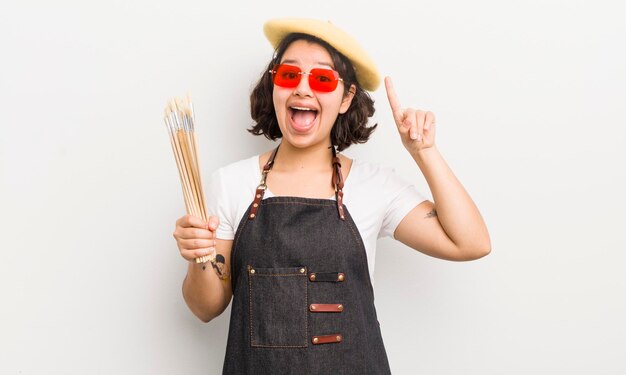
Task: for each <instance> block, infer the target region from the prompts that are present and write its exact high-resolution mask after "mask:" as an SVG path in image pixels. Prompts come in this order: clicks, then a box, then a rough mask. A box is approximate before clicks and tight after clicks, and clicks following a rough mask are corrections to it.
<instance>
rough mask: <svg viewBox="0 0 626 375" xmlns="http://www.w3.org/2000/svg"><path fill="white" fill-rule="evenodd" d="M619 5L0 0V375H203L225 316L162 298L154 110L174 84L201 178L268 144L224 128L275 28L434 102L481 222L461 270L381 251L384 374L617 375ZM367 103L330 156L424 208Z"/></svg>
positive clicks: (164, 187)
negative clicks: (342, 39) (412, 196)
mask: <svg viewBox="0 0 626 375" xmlns="http://www.w3.org/2000/svg"><path fill="white" fill-rule="evenodd" d="M623 4H624V3H623V2H620V1H614V2H609V1H575V0H562V1H556V0H548V1H545V0H544V1H524V2H514V1H502V0H492V1H489V0H477V1H451V0H443V1H442V0H437V1H406V2H400V1H384V2H371V3H368V2H364V1H353V2H348V1H343V2H342V1H315V2H313V1H309V2H292V1H254V2H252V1H251V2H249V3H244V2H240V1H226V2H220V4H219V8H217V7H216V5H215V4H212V3H211V2H209V1H186V0H183V1H164V0H150V1H148V0H143V1H128V0H108V1H91V2H90V1H62V0H58V1H38V2H33V1H20V2H17V1H3V2H2V5H0V54H1V58H0V109H1V114H2V117H1V119H0V126H1V133H0V173H1V175H0V176H1V177H0V212H1V220H2V222H1V225H0V231H1V235H0V248H1V251H0V304H1V306H0V373H2V374H218V373H221V366H222V361H223V355H224V350H225V341H226V334H227V327H228V315H229V311H230V310H227V312H226V313H225V314H223V315H222V316H220V317H219V318H217V319H215V320H214V321H212V322H211V323H209V324H207V325H205V324H202V323H201V322H200V321H198V320H197V319H196V318H195V317H194V316H193V315H192V314H191V313H190V312H189V311H188V309H187V307H186V306H185V304H184V302H183V299H182V297H181V292H180V289H181V282H182V279H183V277H184V274H185V270H186V263H185V262H184V260H183V259H182V258H180V256H179V255H178V252H177V249H176V246H175V241H174V239H173V237H172V232H173V229H174V222H175V220H176V218H178V217H179V216H181V215H182V214H184V206H183V200H182V193H181V190H180V183H179V180H178V174H177V173H178V172H177V170H176V166H175V163H174V159H173V155H172V151H171V149H170V145H169V140H168V137H167V134H166V130H165V126H164V123H163V120H162V113H163V107H164V105H165V103H166V101H167V100H168V99H170V98H171V97H173V96H182V95H184V94H186V93H187V92H190V93H191V94H192V97H193V100H194V104H195V106H196V118H197V122H198V129H197V134H198V137H199V142H200V154H201V156H202V167H203V173H204V175H205V176H207V175H208V174H209V173H210V172H211V171H212V170H214V169H215V168H217V167H219V166H222V165H225V164H226V163H229V162H232V161H235V160H239V159H241V158H244V157H248V156H251V155H253V154H256V153H259V152H262V151H265V150H266V149H269V148H270V147H271V146H272V145H271V144H270V143H269V142H268V141H266V140H264V139H262V138H255V137H253V136H251V135H249V134H248V133H247V132H246V131H245V129H246V128H247V127H249V126H250V125H251V120H250V118H249V102H248V96H249V92H250V89H251V87H252V85H253V83H254V82H255V81H256V80H257V78H258V76H259V74H260V73H261V71H262V69H263V67H264V66H265V64H266V63H267V61H268V59H269V58H270V57H271V55H272V49H271V47H270V46H269V43H268V42H267V41H266V40H265V39H264V36H263V34H262V24H263V22H264V21H265V20H267V19H269V18H273V17H281V16H305V17H306V16H308V17H314V18H319V19H323V20H326V19H329V20H332V22H333V23H335V24H336V25H338V26H340V27H342V28H343V29H345V30H347V31H348V32H350V33H351V34H352V35H354V36H355V37H356V38H357V39H358V40H359V41H361V44H363V46H364V47H365V48H366V49H367V50H368V51H369V52H370V54H371V55H372V57H373V58H374V60H375V61H376V62H377V63H378V65H379V68H380V70H381V72H382V73H383V74H384V75H391V76H392V77H393V78H394V80H395V84H396V88H397V91H398V95H399V97H400V99H401V101H402V103H403V105H405V106H414V107H418V108H422V109H429V110H432V111H434V112H435V114H436V115H437V119H438V134H437V141H438V144H439V147H440V149H441V151H442V152H443V154H444V156H445V157H446V159H447V160H448V162H449V164H450V165H451V166H452V168H453V169H454V171H455V172H456V174H457V176H458V177H459V178H460V179H461V181H462V182H463V184H464V185H465V187H466V188H467V190H468V191H469V192H470V193H471V195H472V196H473V198H474V199H475V201H476V203H477V204H478V206H479V207H480V209H481V212H482V213H483V216H484V217H485V219H486V221H487V223H488V226H489V230H490V233H491V236H492V242H493V252H492V254H491V255H490V256H488V257H487V258H484V259H482V260H479V261H476V262H470V263H451V262H445V261H441V260H436V259H432V258H428V257H426V256H424V255H422V254H420V253H417V252H414V251H412V250H410V249H408V248H406V247H404V246H403V245H401V244H399V243H395V242H393V241H392V240H382V241H381V242H380V243H379V251H378V256H377V263H376V264H377V268H376V271H375V274H376V297H377V300H376V303H377V306H378V313H379V318H380V321H381V324H382V329H383V335H384V339H385V343H386V346H387V350H388V355H389V359H390V362H391V366H392V370H393V372H394V374H459V373H463V374H591V373H593V374H623V373H626V360H624V359H623V358H624V353H626V324H625V323H624V319H625V317H626V297H625V295H626V293H625V292H626V290H625V289H626V288H625V287H626V277H625V276H624V266H625V263H626V256H625V255H624V251H625V250H626V246H625V244H624V242H625V241H624V224H626V220H625V214H624V213H625V211H626V203H625V201H626V200H625V199H624V191H625V190H626V183H625V180H626V172H625V171H626V168H624V165H623V164H624V160H626V152H625V151H624V148H623V147H622V144H623V143H624V141H626V132H625V130H624V128H625V126H626V111H625V109H626V106H625V104H626V22H625V21H626V6H625V5H623ZM373 97H374V99H375V100H376V104H377V113H376V118H375V121H377V122H378V123H379V124H380V125H379V128H378V130H377V131H376V132H375V133H374V136H373V139H372V140H371V141H370V142H369V143H367V144H366V145H359V146H355V147H352V148H350V149H349V150H348V152H347V154H348V155H349V156H352V157H355V158H361V159H365V160H367V161H371V162H376V163H380V164H383V165H388V166H393V167H395V168H396V170H397V171H398V173H400V174H401V175H402V176H404V177H405V178H406V179H409V180H411V181H414V182H415V184H416V185H417V186H418V187H419V188H420V189H422V191H424V192H425V193H426V194H428V190H427V186H426V185H425V182H424V180H423V178H422V177H421V175H420V173H419V170H418V169H417V167H416V166H415V165H414V164H413V162H412V160H411V159H410V157H409V156H408V154H407V153H406V151H405V150H404V149H403V148H402V145H401V143H400V141H399V138H398V136H397V132H396V130H395V126H394V124H393V122H392V119H391V115H390V111H389V108H388V104H387V102H386V97H385V92H384V89H379V90H378V91H376V92H375V93H374V94H373ZM294 366H297V364H294ZM302 371H304V372H303V373H305V371H306V369H302Z"/></svg>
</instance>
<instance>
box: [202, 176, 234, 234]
mask: <svg viewBox="0 0 626 375" xmlns="http://www.w3.org/2000/svg"><path fill="white" fill-rule="evenodd" d="M229 197H230V195H229V194H227V190H226V188H225V183H224V175H223V170H222V169H218V170H216V171H215V172H213V173H212V174H211V176H210V178H209V181H208V184H207V187H206V202H207V210H208V213H209V215H211V216H217V217H218V218H219V219H220V224H219V226H218V227H217V232H216V235H217V238H219V239H222V240H232V239H234V238H235V230H234V228H235V223H234V217H235V209H236V207H235V204H234V202H232V201H230V200H229Z"/></svg>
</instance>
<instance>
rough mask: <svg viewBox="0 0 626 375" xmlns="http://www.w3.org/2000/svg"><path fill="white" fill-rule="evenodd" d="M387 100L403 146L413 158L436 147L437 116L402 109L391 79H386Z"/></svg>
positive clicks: (420, 111)
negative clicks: (420, 152) (418, 153)
mask: <svg viewBox="0 0 626 375" xmlns="http://www.w3.org/2000/svg"><path fill="white" fill-rule="evenodd" d="M385 89H386V90H387V99H389V105H390V106H391V111H392V112H393V119H394V120H395V122H396V126H397V127H398V132H399V133H400V138H401V139H402V144H403V145H404V147H405V148H406V149H407V151H409V153H411V155H413V156H417V155H416V154H417V152H418V151H421V150H423V149H427V148H430V147H433V146H434V145H435V114H434V113H432V112H430V111H422V110H419V109H414V108H402V106H401V105H400V100H399V99H398V96H397V95H396V91H395V90H394V88H393V83H392V82H391V78H390V77H385Z"/></svg>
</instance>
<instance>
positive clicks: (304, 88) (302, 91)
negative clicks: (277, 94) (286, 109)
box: [293, 72, 313, 97]
mask: <svg viewBox="0 0 626 375" xmlns="http://www.w3.org/2000/svg"><path fill="white" fill-rule="evenodd" d="M300 74H301V75H300V82H298V86H296V88H295V89H294V91H293V94H294V95H296V96H302V97H307V96H308V97H312V96H313V90H311V86H309V74H311V73H307V72H300Z"/></svg>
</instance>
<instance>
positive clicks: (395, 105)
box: [385, 77, 402, 116]
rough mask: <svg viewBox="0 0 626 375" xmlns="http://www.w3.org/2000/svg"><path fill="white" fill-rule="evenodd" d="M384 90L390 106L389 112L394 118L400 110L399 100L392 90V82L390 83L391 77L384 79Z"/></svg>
mask: <svg viewBox="0 0 626 375" xmlns="http://www.w3.org/2000/svg"><path fill="white" fill-rule="evenodd" d="M385 89H386V90H387V99H389V105H390V106H391V111H392V112H393V115H394V116H396V113H397V112H398V111H399V110H401V109H402V106H401V105H400V99H398V96H397V95H396V90H394V89H393V82H391V77H385Z"/></svg>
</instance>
